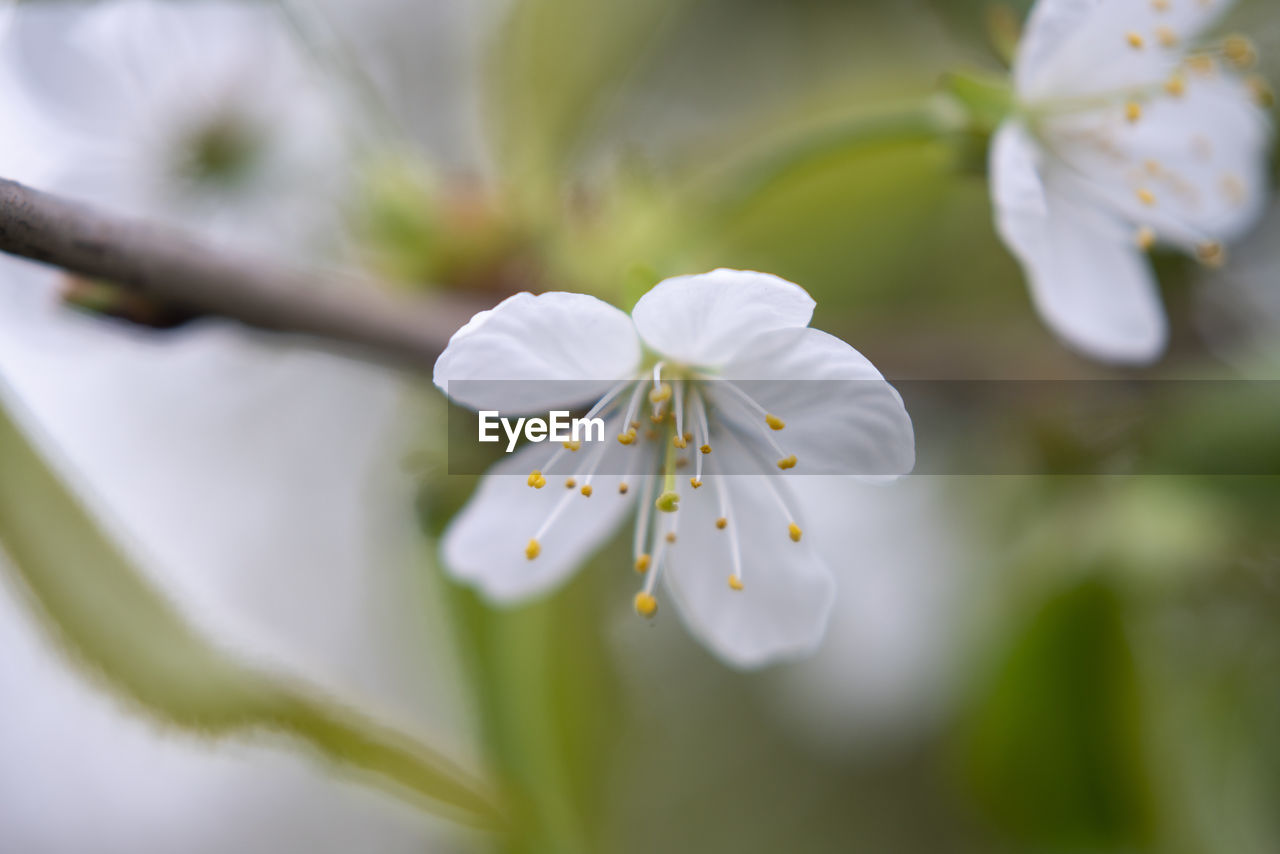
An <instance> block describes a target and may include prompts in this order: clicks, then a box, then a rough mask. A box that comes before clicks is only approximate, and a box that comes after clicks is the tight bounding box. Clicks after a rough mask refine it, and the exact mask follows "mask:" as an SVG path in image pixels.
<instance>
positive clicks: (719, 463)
mask: <svg viewBox="0 0 1280 854" xmlns="http://www.w3.org/2000/svg"><path fill="white" fill-rule="evenodd" d="M717 401H718V402H719V405H718V406H717V405H716V403H717ZM642 410H644V411H642ZM731 410H737V412H734V411H731ZM597 416H601V417H604V418H605V419H606V423H613V424H614V425H616V428H617V431H618V432H617V440H618V443H619V444H620V445H622V446H623V447H624V448H625V449H626V451H625V452H624V453H625V454H626V456H627V462H626V463H625V464H624V467H623V473H622V477H621V481H620V482H619V485H618V493H619V494H620V495H623V496H625V495H628V494H629V493H630V491H631V483H630V482H631V481H632V480H633V479H637V478H638V479H639V482H640V483H639V486H640V490H639V509H638V512H637V515H636V525H635V536H634V540H633V545H632V558H633V564H632V566H633V567H634V569H635V571H636V572H637V573H640V574H641V575H644V576H645V581H644V586H643V589H642V590H641V591H640V592H639V593H638V594H637V595H636V599H635V609H636V612H637V613H639V614H640V615H641V616H644V617H652V616H654V615H655V614H656V613H657V610H658V603H657V598H656V596H655V594H654V591H655V589H656V586H657V582H658V578H659V577H660V575H661V573H662V571H663V569H664V568H665V567H666V565H667V562H668V560H669V556H670V554H671V552H672V550H673V549H675V548H678V547H679V546H678V545H677V543H678V542H679V536H678V534H679V525H680V518H681V513H680V509H681V502H682V501H683V502H688V501H703V500H705V501H714V502H715V505H716V517H715V527H716V528H717V529H718V530H721V531H726V536H725V538H724V540H725V542H724V550H725V556H726V557H727V564H728V570H729V572H728V583H729V589H730V590H732V591H741V590H744V589H745V582H744V580H743V564H742V553H741V544H740V543H739V542H738V538H737V536H736V534H735V531H734V530H733V529H732V528H731V527H730V521H731V519H732V518H733V507H732V503H731V501H732V499H731V496H730V492H729V490H728V489H727V488H726V484H725V481H724V477H723V476H721V477H711V478H709V480H710V481H711V482H712V484H713V488H712V490H711V494H710V495H705V494H698V495H697V496H695V495H694V493H695V492H697V491H698V490H700V489H701V488H702V486H703V485H704V480H703V476H704V473H710V472H712V470H713V469H719V472H720V474H721V475H727V474H730V473H731V472H730V466H729V465H727V464H726V460H725V459H723V457H725V454H724V453H720V454H717V453H714V452H713V451H714V449H715V447H716V446H717V445H718V444H719V442H718V441H717V440H716V436H722V437H726V438H727V436H728V435H729V434H732V435H733V437H734V439H735V440H736V441H734V442H732V447H734V448H744V449H745V448H750V447H751V445H752V443H756V444H757V445H758V444H760V443H763V444H764V445H766V446H767V447H768V448H770V449H771V451H772V452H773V453H774V454H775V455H776V457H775V459H774V461H772V462H769V461H765V460H760V459H756V458H755V456H756V455H754V454H751V453H750V452H747V453H745V454H742V456H743V457H745V458H746V459H741V460H738V459H735V460H734V461H733V462H734V464H735V465H742V464H748V465H752V466H754V467H755V469H756V470H757V471H758V472H759V475H758V477H759V479H760V481H762V484H763V487H764V489H765V490H766V492H767V494H768V495H769V496H771V499H772V501H773V503H774V504H775V505H776V506H777V508H778V512H779V515H780V516H781V517H782V519H783V520H784V523H785V524H784V525H781V526H780V530H779V536H786V537H788V538H789V539H790V540H791V541H792V542H799V541H800V539H801V529H800V526H799V525H798V524H797V521H796V520H797V515H796V513H795V512H794V510H793V509H792V507H791V506H790V504H789V502H788V500H787V497H786V495H785V494H784V493H783V491H782V490H781V489H780V488H779V484H778V483H777V482H776V481H775V480H774V478H773V477H772V476H771V475H770V471H771V470H772V469H773V467H775V466H776V468H777V469H778V470H780V471H786V470H789V469H793V468H795V466H796V464H797V459H796V455H795V454H791V453H787V451H786V450H784V449H783V447H782V446H781V445H780V444H779V442H778V440H777V438H776V436H775V434H777V433H778V432H780V431H782V430H783V429H785V427H786V422H784V421H783V420H782V419H781V418H779V417H778V416H777V415H775V414H773V413H771V412H768V411H767V410H766V409H765V408H764V407H763V406H761V405H760V403H759V402H758V401H757V400H755V398H753V397H752V396H751V395H750V394H749V393H748V392H747V391H746V390H744V389H743V388H742V387H740V386H739V385H738V384H736V383H734V382H733V381H731V380H726V379H722V378H719V377H715V376H712V375H710V374H707V373H704V372H702V371H698V370H696V369H692V368H689V367H686V366H683V365H669V364H667V363H666V362H661V361H660V362H657V363H656V364H655V365H654V366H653V368H652V370H651V371H650V370H646V371H645V372H644V373H643V374H642V375H639V376H636V377H634V378H632V379H629V380H626V381H624V382H622V383H619V384H618V385H617V386H615V387H614V388H612V389H610V391H609V392H608V393H607V394H605V396H604V397H602V398H601V399H600V400H599V401H598V402H597V403H596V404H595V405H594V406H593V407H592V408H591V410H590V411H589V412H588V413H587V416H586V417H587V418H593V417H597ZM713 424H714V427H713ZM713 434H714V435H713ZM607 447H608V446H607V444H606V443H604V442H599V443H596V444H595V445H594V447H592V448H591V449H590V450H588V451H583V450H582V447H581V443H574V442H566V443H565V444H564V446H563V447H562V448H559V449H557V450H556V452H555V453H554V454H553V455H552V456H551V458H550V459H549V460H548V461H547V462H546V464H545V465H544V467H543V468H542V469H538V470H535V471H533V472H531V473H530V474H529V478H528V481H527V484H528V486H529V487H531V488H533V489H542V488H543V487H545V486H546V485H547V482H548V481H547V476H546V474H544V472H550V471H552V470H553V469H555V468H556V467H557V465H558V464H559V463H561V462H562V461H563V460H564V459H565V457H566V455H571V454H572V455H579V454H580V455H581V457H582V463H583V464H582V465H581V466H574V467H573V470H574V474H573V475H571V476H570V477H568V478H567V479H566V480H565V481H564V486H565V487H566V488H565V490H564V494H563V495H562V496H561V497H560V499H559V500H558V501H557V502H556V505H555V507H554V508H553V509H552V511H551V513H550V514H549V515H548V517H547V518H546V519H545V520H544V521H543V523H542V525H541V526H540V527H539V528H538V530H537V531H535V532H534V534H533V536H532V537H531V538H530V540H529V542H528V545H527V546H526V548H525V556H526V557H527V558H528V559H529V560H536V559H537V558H538V556H539V555H541V553H542V539H543V538H544V537H545V535H546V534H547V532H548V531H549V530H550V529H551V527H552V526H553V525H555V524H557V523H558V522H559V521H560V519H561V518H562V517H563V515H564V514H565V512H566V511H567V510H568V509H569V507H570V505H571V502H573V501H574V500H575V494H574V493H575V492H577V493H578V494H580V495H581V496H582V497H585V498H591V497H592V496H593V494H594V489H593V487H592V481H593V479H594V478H595V477H596V475H597V473H598V472H599V470H600V466H601V464H602V463H603V460H604V458H605V452H606V449H607ZM735 456H736V454H735ZM646 463H647V464H648V469H647V470H646ZM690 468H692V470H693V471H692V475H691V476H690V477H689V479H688V481H687V483H688V487H687V489H686V488H685V487H684V483H685V482H686V481H684V479H683V477H682V476H681V475H680V472H682V471H687V470H688V469H690ZM732 473H734V474H738V473H740V472H737V471H734V472H732ZM606 500H609V499H606Z"/></svg>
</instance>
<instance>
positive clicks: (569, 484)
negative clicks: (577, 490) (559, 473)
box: [564, 478, 578, 489]
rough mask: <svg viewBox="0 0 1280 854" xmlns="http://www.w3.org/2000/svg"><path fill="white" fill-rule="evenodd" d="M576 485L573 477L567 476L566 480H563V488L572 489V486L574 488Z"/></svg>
mask: <svg viewBox="0 0 1280 854" xmlns="http://www.w3.org/2000/svg"><path fill="white" fill-rule="evenodd" d="M577 485H578V482H577V481H576V480H574V479H573V478H569V479H568V480H566V481H565V482H564V488H565V489H573V488H574V487H575V486H577Z"/></svg>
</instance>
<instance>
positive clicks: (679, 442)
mask: <svg viewBox="0 0 1280 854" xmlns="http://www.w3.org/2000/svg"><path fill="white" fill-rule="evenodd" d="M671 444H673V445H675V446H676V447H677V448H679V449H680V450H682V451H683V450H684V449H685V448H687V447H689V443H688V442H687V441H685V438H684V436H673V437H672V438H671Z"/></svg>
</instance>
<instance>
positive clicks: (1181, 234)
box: [1046, 74, 1271, 250]
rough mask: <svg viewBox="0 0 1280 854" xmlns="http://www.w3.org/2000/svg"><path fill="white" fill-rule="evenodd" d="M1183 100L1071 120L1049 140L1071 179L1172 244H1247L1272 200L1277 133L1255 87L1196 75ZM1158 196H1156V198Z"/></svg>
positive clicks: (1052, 130) (1051, 128) (1057, 124)
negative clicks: (1133, 118) (1136, 114)
mask: <svg viewBox="0 0 1280 854" xmlns="http://www.w3.org/2000/svg"><path fill="white" fill-rule="evenodd" d="M1184 86H1185V91H1184V93H1183V94H1182V95H1181V96H1180V97H1171V96H1164V97H1160V98H1156V99H1153V100H1151V101H1149V102H1146V103H1145V104H1144V105H1143V107H1142V117H1141V119H1140V120H1139V121H1137V122H1130V121H1127V120H1126V119H1125V118H1124V107H1123V105H1122V104H1117V105H1116V106H1115V107H1114V108H1113V109H1111V110H1097V111H1092V112H1088V113H1076V114H1066V115H1063V116H1061V117H1059V118H1056V119H1054V120H1052V121H1051V122H1049V123H1048V124H1047V126H1046V133H1047V134H1050V135H1051V138H1052V139H1053V140H1054V141H1055V150H1056V153H1057V155H1058V157H1060V158H1061V160H1062V163H1063V165H1064V166H1065V167H1066V168H1061V167H1060V171H1061V172H1062V175H1061V180H1062V181H1064V182H1069V183H1072V184H1076V185H1079V186H1080V187H1081V192H1082V193H1086V194H1088V195H1090V196H1091V197H1093V198H1094V199H1095V201H1096V203H1098V204H1101V205H1105V206H1106V207H1109V208H1111V209H1113V210H1114V211H1116V212H1117V213H1118V214H1119V215H1121V216H1123V217H1124V218H1125V219H1127V220H1128V221H1129V222H1131V223H1133V224H1134V225H1135V230H1136V227H1137V225H1146V226H1148V227H1150V228H1152V229H1154V230H1155V232H1156V234H1157V236H1158V237H1159V238H1160V239H1161V241H1162V242H1165V243H1170V244H1173V245H1177V246H1179V247H1181V248H1183V249H1186V250H1194V249H1195V248H1196V247H1197V246H1199V245H1201V244H1203V243H1205V242H1207V241H1210V240H1216V241H1220V242H1227V241H1231V240H1234V239H1236V238H1238V237H1240V236H1241V235H1242V234H1243V233H1244V232H1245V231H1247V230H1248V229H1249V228H1250V227H1251V226H1252V225H1253V224H1254V223H1255V222H1256V221H1257V219H1258V217H1259V216H1261V214H1262V211H1263V210H1264V209H1265V206H1266V200H1267V174H1266V168H1267V157H1266V155H1267V151H1268V150H1269V148H1270V144H1271V127H1270V123H1269V122H1268V121H1267V120H1266V118H1265V116H1264V114H1263V113H1262V111H1261V110H1259V109H1258V108H1257V106H1256V105H1255V103H1254V100H1253V97H1252V95H1251V93H1250V90H1249V88H1248V86H1247V85H1246V84H1245V83H1244V82H1243V81H1242V80H1239V79H1238V78H1236V77H1234V76H1232V75H1227V74H1214V75H1209V76H1206V75H1201V74H1194V75H1188V76H1187V77H1186V78H1185V83H1184ZM1148 193H1149V194H1150V195H1149V196H1148V195H1147V194H1148Z"/></svg>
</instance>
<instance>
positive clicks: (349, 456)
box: [0, 0, 470, 852]
mask: <svg viewBox="0 0 1280 854" xmlns="http://www.w3.org/2000/svg"><path fill="white" fill-rule="evenodd" d="M11 23H12V26H11V27H10V28H9V32H8V34H7V36H6V40H5V44H4V53H3V55H4V62H3V64H2V65H0V134H3V145H2V146H0V174H3V175H5V176H6V177H12V178H16V179H18V180H22V181H25V182H28V183H32V184H34V185H36V186H39V187H41V188H45V189H53V190H56V191H58V192H61V193H64V194H68V195H72V196H75V197H79V198H84V199H88V200H91V201H93V202H95V203H97V204H100V205H103V206H105V207H108V208H109V209H112V210H119V211H124V212H129V213H135V214H141V215H146V216H150V217H154V218H157V219H160V220H161V221H163V222H166V223H169V224H175V225H180V226H182V227H185V228H187V229H191V230H195V231H197V232H199V233H200V234H202V235H203V236H204V237H206V238H208V239H213V240H217V241H221V242H223V243H226V244H229V245H233V246H235V247H238V248H248V249H267V250H270V251H271V252H272V253H273V254H276V255H281V254H283V255H285V256H291V257H294V258H296V259H312V260H315V252H314V247H317V246H326V245H331V244H332V243H333V238H334V237H335V235H336V231H335V226H336V224H337V211H338V204H339V203H340V202H341V197H342V193H343V191H344V188H345V183H346V179H345V170H346V169H347V167H348V165H349V162H350V157H349V155H350V153H351V149H350V146H349V145H348V139H349V134H348V133H347V132H346V130H345V128H344V122H343V112H342V110H341V109H340V108H339V107H338V103H339V99H337V98H336V96H335V95H334V92H333V91H332V90H331V89H330V88H329V87H328V86H327V85H326V84H325V82H324V81H325V77H324V75H323V74H321V73H320V72H319V71H318V70H317V69H315V68H314V67H313V66H312V65H311V64H310V63H309V61H308V59H307V54H306V53H305V51H304V50H303V49H302V48H301V47H300V46H298V45H297V44H295V43H294V41H293V40H292V37H291V35H290V29H289V28H288V26H287V25H286V22H285V21H284V20H283V19H282V18H281V17H280V16H279V14H278V12H277V10H276V9H275V7H274V6H272V5H270V4H261V3H208V2H191V3H165V2H141V0H125V2H106V3H95V4H78V3H52V4H31V5H24V6H22V7H20V8H19V9H18V10H17V12H16V14H15V16H14V19H13V20H12V22H11ZM64 281H65V279H64V274H62V273H60V272H58V271H55V270H51V269H47V268H42V267H37V266H36V265H33V264H29V263H26V262H19V261H15V260H13V259H4V260H3V261H2V262H0V388H3V389H4V390H5V392H6V397H7V402H8V403H9V404H10V405H11V406H14V407H15V408H16V409H18V410H20V411H22V412H24V413H25V414H26V416H27V417H26V418H25V419H24V420H25V421H26V422H27V424H28V426H29V427H30V428H31V431H32V435H33V436H34V437H35V438H37V439H38V440H39V441H40V444H41V445H42V446H43V447H44V448H45V449H46V450H47V451H48V452H49V453H51V454H52V455H53V457H54V458H56V459H58V460H61V461H63V462H65V463H66V466H65V468H66V471H67V472H69V473H70V476H71V478H72V481H73V486H75V487H76V488H77V491H79V492H80V493H81V495H82V497H83V499H84V500H86V501H87V502H88V504H89V506H90V507H91V508H92V509H93V510H95V511H96V512H97V513H98V514H99V515H100V516H101V517H102V518H103V520H104V522H105V524H107V526H108V529H109V530H110V531H111V532H112V533H113V534H115V535H116V536H117V537H119V539H120V540H121V541H122V542H123V543H124V544H125V545H126V547H127V548H128V550H129V551H130V552H131V553H132V554H133V555H134V556H135V557H137V558H138V560H139V562H140V564H141V566H142V567H143V568H144V569H145V570H146V572H147V573H148V574H149V575H150V577H151V581H152V582H153V583H154V584H156V585H157V586H158V587H159V588H160V589H161V590H162V591H163V592H164V593H166V594H167V595H168V596H169V597H171V598H172V599H173V600H174V601H175V603H176V604H177V606H178V607H179V609H180V610H181V611H182V612H183V613H185V614H186V615H187V616H188V617H189V618H190V619H191V620H192V622H193V623H194V624H195V625H196V626H197V628H199V629H200V630H202V631H203V632H204V633H205V634H207V635H209V636H210V637H211V638H213V639H214V640H215V642H217V643H219V644H220V645H223V646H225V647H227V648H229V649H231V650H233V651H235V652H237V653H239V654H240V655H241V656H243V657H245V658H247V659H249V660H251V661H254V662H257V663H259V664H261V665H263V666H265V667H267V668H268V669H271V670H274V671H277V672H283V673H287V674H292V675H297V676H300V677H302V678H304V679H306V680H308V681H310V682H311V683H313V684H317V685H319V686H320V687H321V688H323V689H326V690H328V691H329V692H331V693H333V694H336V695H338V696H340V697H346V698H351V699H353V700H355V701H356V702H358V703H361V704H363V705H367V706H370V707H371V710H372V711H373V712H374V714H375V715H377V716H380V717H383V718H385V719H389V720H390V721H392V722H393V723H399V724H401V725H402V726H403V728H404V729H406V730H408V731H410V732H422V731H424V730H427V731H429V732H430V733H431V734H433V735H444V736H445V738H446V739H447V740H448V741H449V742H451V743H452V744H453V745H455V746H457V748H458V750H459V753H460V754H462V755H461V756H460V757H459V758H464V757H465V754H467V752H468V749H469V744H470V742H469V740H468V739H469V736H470V731H469V729H468V728H467V727H466V726H465V725H463V724H462V723H461V710H460V709H461V701H460V698H459V696H458V695H457V693H456V692H453V691H450V690H444V689H442V687H441V686H442V685H451V684H454V682H455V678H456V676H457V674H456V673H454V672H452V671H451V670H450V667H451V664H450V659H449V656H448V655H447V653H446V646H447V638H446V637H445V636H443V634H442V630H441V629H439V628H435V627H433V622H434V623H435V625H439V623H440V621H439V620H438V619H436V620H433V615H431V614H430V612H429V608H428V605H429V597H428V595H427V591H425V590H424V589H422V587H421V583H420V582H421V578H420V576H418V575H417V574H415V573H411V572H409V563H410V560H411V559H412V553H411V550H412V549H413V548H414V534H413V521H412V519H411V513H410V490H411V488H412V485H411V484H409V483H407V482H406V480H405V478H404V477H403V475H402V474H401V473H399V472H397V471H396V456H397V452H396V450H395V447H396V444H397V443H396V438H397V437H396V436H395V435H394V434H395V430H394V426H395V424H396V415H397V412H398V410H399V408H400V398H401V391H400V387H399V382H398V381H397V380H396V379H395V378H394V377H392V376H390V375H388V374H387V373H385V372H382V371H379V370H376V369H374V368H370V367H366V366H360V365H356V364H352V363H349V362H345V361H342V360H340V359H337V358H335V357H330V356H324V355H320V354H316V353H309V352H306V351H300V350H280V349H277V348H275V347H272V346H269V345H268V344H266V343H264V342H262V341H259V340H257V339H256V338H255V337H254V336H253V335H251V334H249V333H246V332H243V331H241V330H238V329H233V328H231V327H229V326H228V325H226V324H220V323H212V322H204V323H200V324H198V325H196V326H195V327H193V328H190V329H184V330H179V331H175V332H171V333H165V334H157V333H151V332H141V331H136V330H133V329H130V328H126V327H122V326H119V325H117V324H114V323H111V322H108V321H103V320H100V319H96V318H90V317H86V316H83V315H79V314H76V313H74V312H72V311H70V310H68V309H67V308H65V307H64V306H63V305H62V304H61V303H60V302H59V300H58V293H59V291H60V290H61V289H62V287H63V283H64ZM16 594H17V590H16V589H15V590H12V591H11V589H10V585H8V584H6V585H5V586H4V588H3V596H0V608H3V609H4V611H5V614H4V618H3V619H2V620H0V626H3V634H4V639H3V642H0V648H2V649H3V652H2V653H0V657H2V658H3V666H2V667H0V682H2V683H3V684H2V685H0V695H3V696H4V698H5V703H4V709H3V710H0V721H2V722H3V725H0V754H3V755H4V756H5V757H6V761H4V762H3V763H0V848H4V849H5V850H41V851H76V850H85V849H86V848H92V849H93V850H96V851H121V852H123V851H139V850H142V851H145V850H152V849H154V850H183V851H207V852H214V851H226V850H239V851H262V852H266V851H277V850H300V849H306V850H320V851H349V850H352V849H354V848H361V849H369V850H390V851H413V850H422V848H423V846H424V845H427V844H428V841H431V844H433V845H436V846H437V847H440V846H447V845H448V843H447V842H446V841H445V840H446V839H447V837H446V836H445V835H444V834H445V833H446V831H444V830H443V825H441V824H440V823H438V822H434V821H429V820H426V819H424V818H422V817H421V816H420V815H419V814H417V813H416V812H415V811H413V810H411V809H409V808H407V807H404V806H402V805H400V804H398V803H396V802H395V801H388V800H387V799H385V798H382V797H379V796H377V795H370V794H366V793H364V792H362V791H361V790H359V789H355V788H353V787H350V786H348V785H346V784H341V783H338V782H335V781H331V780H328V779H325V777H324V775H323V774H322V773H320V772H319V771H318V770H317V768H316V767H315V766H314V764H313V763H311V762H310V761H299V760H298V759H296V758H294V757H291V756H287V755H284V754H281V753H278V752H276V751H274V750H270V749H264V748H263V747H261V746H251V745H247V744H232V745H228V744H226V743H220V744H213V745H211V744H204V743H200V742H198V741H194V740H191V739H190V738H189V737H188V736H185V735H183V734H181V733H174V732H164V731H160V730H159V729H157V728H156V727H155V726H154V725H153V724H151V723H150V722H147V721H144V720H140V719H137V718H135V717H133V716H132V715H131V712H130V710H127V709H124V708H122V707H120V706H119V705H118V704H117V703H116V701H115V700H113V699H111V698H109V697H106V696H104V695H100V694H99V693H98V692H97V689H96V687H94V686H91V685H90V684H89V683H86V682H82V681H80V679H79V677H78V675H77V674H74V673H73V671H72V670H71V669H70V667H69V666H68V665H67V664H66V663H64V662H63V661H62V660H61V659H60V658H59V657H57V656H56V655H55V654H54V653H53V646H52V644H51V643H50V640H49V638H48V636H47V635H46V634H45V633H44V630H43V629H42V628H41V627H39V626H38V624H37V622H36V621H35V620H33V619H29V618H27V619H24V618H23V617H22V615H21V613H20V612H19V611H18V608H19V607H20V605H22V604H24V602H23V600H22V599H21V598H20V597H19V596H17V595H16ZM435 616H437V617H438V615H435ZM440 731H443V732H440ZM448 833H452V831H448Z"/></svg>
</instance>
